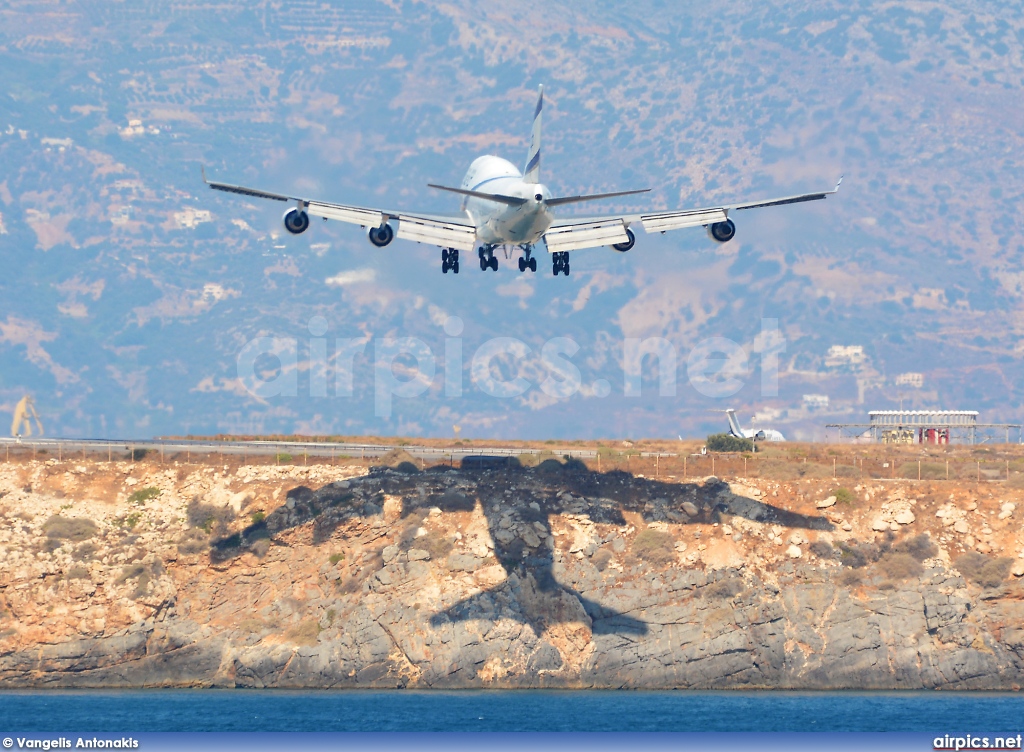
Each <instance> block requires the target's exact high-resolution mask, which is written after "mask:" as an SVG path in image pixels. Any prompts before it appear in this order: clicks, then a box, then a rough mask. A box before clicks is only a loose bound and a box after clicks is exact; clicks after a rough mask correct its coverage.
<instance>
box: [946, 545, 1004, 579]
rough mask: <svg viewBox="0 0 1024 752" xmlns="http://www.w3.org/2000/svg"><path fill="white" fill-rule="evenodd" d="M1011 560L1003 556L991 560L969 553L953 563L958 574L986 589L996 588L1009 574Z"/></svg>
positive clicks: (982, 555)
mask: <svg viewBox="0 0 1024 752" xmlns="http://www.w3.org/2000/svg"><path fill="white" fill-rule="evenodd" d="M1012 564H1013V559H1010V558H1008V557H1005V556H1001V557H999V558H992V557H991V556H985V555H984V554H979V553H975V552H974V551H970V552H968V553H966V554H964V555H963V556H961V557H959V558H958V559H956V561H954V562H953V566H954V567H956V568H957V569H958V570H959V572H960V574H962V575H963V576H964V577H965V578H967V579H968V580H970V581H971V582H973V583H974V584H976V585H981V586H982V587H986V588H993V587H998V586H999V585H1001V584H1002V583H1003V580H1005V579H1006V576H1007V575H1008V574H1009V573H1010V566H1011V565H1012Z"/></svg>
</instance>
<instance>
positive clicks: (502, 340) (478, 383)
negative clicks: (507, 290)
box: [236, 316, 786, 418]
mask: <svg viewBox="0 0 1024 752" xmlns="http://www.w3.org/2000/svg"><path fill="white" fill-rule="evenodd" d="M328 328H329V327H328V322H327V319H325V318H324V317H323V316H313V317H312V318H311V319H310V320H309V324H308V331H309V334H310V335H311V336H310V337H309V339H308V340H299V339H297V338H294V337H257V338H255V339H252V340H249V341H248V342H246V343H245V345H244V346H243V347H242V349H241V350H240V351H239V353H238V358H237V363H236V365H237V376H238V381H239V383H240V384H241V385H242V387H243V388H244V389H245V390H246V391H247V392H248V393H249V394H251V395H252V396H253V397H256V398H257V399H260V400H262V401H266V400H269V399H273V398H281V397H284V398H287V397H299V396H300V387H299V383H300V378H299V375H300V374H301V373H306V374H308V379H307V381H308V391H306V390H305V389H303V390H302V392H303V394H301V396H303V397H307V396H308V397H319V398H324V397H336V398H353V397H355V396H356V388H355V385H356V379H357V377H359V378H361V379H366V378H367V377H372V381H373V399H374V414H375V415H376V416H377V417H379V418H390V417H391V414H392V411H393V409H394V405H395V400H396V399H415V398H418V397H421V396H422V395H424V394H426V393H427V392H428V391H430V390H431V389H433V390H435V391H437V392H438V393H440V392H442V391H443V394H444V397H446V398H459V397H462V396H463V395H464V393H465V391H466V389H467V385H466V383H465V375H466V374H465V372H466V365H467V359H468V365H469V369H468V370H469V377H470V381H471V387H469V388H473V389H476V390H477V391H478V392H480V393H481V394H484V395H487V396H489V397H493V398H495V399H513V398H517V397H523V396H525V395H527V393H528V392H529V391H530V390H532V389H539V390H540V391H541V392H542V393H543V394H544V395H546V396H547V397H548V398H550V399H552V400H561V399H567V398H569V397H572V396H574V395H577V394H579V395H582V396H584V397H589V398H598V399H601V398H604V397H608V396H609V395H610V394H611V393H612V389H613V387H612V384H611V383H610V382H609V381H608V380H607V379H596V380H594V381H592V382H589V383H584V380H583V376H582V373H581V371H580V368H579V366H577V365H576V363H577V362H585V361H587V360H588V359H589V358H588V353H587V352H585V351H584V350H583V348H581V347H580V345H579V343H577V342H576V341H575V340H574V339H573V338H571V337H552V338H550V339H548V340H546V341H545V342H544V343H543V344H542V345H541V346H540V347H539V348H536V347H531V346H530V345H528V344H527V343H526V342H524V341H523V340H521V339H518V338H516V337H494V338H492V339H488V340H486V341H485V342H483V343H482V344H480V345H479V346H478V347H476V348H475V350H473V352H471V353H470V352H466V349H467V348H465V347H464V344H465V342H464V338H463V336H462V335H463V331H464V328H465V327H464V325H463V321H462V319H460V318H459V317H458V316H450V317H448V318H447V320H446V321H445V322H444V327H443V329H444V335H445V337H444V345H443V353H441V354H440V357H439V356H438V354H437V353H435V352H434V351H433V349H431V347H430V346H429V345H428V344H427V343H426V342H424V341H423V340H422V339H419V338H417V337H384V338H380V339H374V338H372V337H369V336H365V337H359V338H353V337H337V338H334V339H333V340H331V339H329V338H328V337H327V336H326V335H327V333H328ZM606 349H607V348H606ZM611 350H612V351H613V355H614V357H615V358H616V359H617V360H618V361H619V363H620V366H621V369H622V381H621V387H620V388H621V390H622V394H623V395H624V396H625V397H640V396H641V395H642V392H643V366H644V362H645V359H649V360H648V362H649V363H650V364H651V366H652V368H654V369H656V371H657V385H658V386H657V389H658V396H660V397H675V396H676V394H677V387H678V380H679V373H680V370H681V369H682V367H683V366H685V373H686V381H687V383H688V384H689V385H690V387H692V388H693V389H694V390H695V391H697V392H698V393H699V394H702V395H704V396H705V397H711V398H716V399H724V398H726V397H731V396H733V395H735V394H736V393H737V392H739V391H740V390H741V389H743V388H744V387H745V386H746V385H747V383H748V379H749V378H750V377H751V376H752V369H751V365H750V364H751V354H752V353H754V354H757V355H759V365H760V394H761V396H762V397H776V396H778V393H779V355H780V354H781V353H784V352H785V351H786V340H785V339H784V338H783V337H782V335H781V334H780V333H779V322H778V319H770V318H763V319H761V330H760V332H759V333H758V334H757V336H756V337H755V338H754V340H753V343H752V344H751V346H750V348H749V351H748V349H747V348H744V347H743V346H742V345H740V344H738V343H737V342H735V341H734V340H731V339H729V338H728V337H709V338H707V339H704V340H702V341H701V342H699V343H697V345H696V346H695V347H694V348H693V349H692V350H690V351H689V353H686V354H685V359H684V358H683V357H682V354H681V353H680V352H679V351H678V350H677V348H676V347H675V345H674V344H672V343H671V342H670V341H669V340H667V339H665V338H663V337H648V338H645V339H641V338H625V339H624V340H623V341H622V344H621V345H620V346H619V347H611ZM357 360H359V361H360V362H361V363H366V366H365V367H362V368H359V369H357V367H356V363H357ZM367 361H369V362H368V363H367ZM363 383H365V381H364V382H363Z"/></svg>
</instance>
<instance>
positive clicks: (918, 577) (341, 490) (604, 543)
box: [0, 462, 1024, 689]
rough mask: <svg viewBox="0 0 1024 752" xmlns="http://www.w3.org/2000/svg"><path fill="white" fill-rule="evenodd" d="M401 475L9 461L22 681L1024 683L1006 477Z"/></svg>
mask: <svg viewBox="0 0 1024 752" xmlns="http://www.w3.org/2000/svg"><path fill="white" fill-rule="evenodd" d="M403 470H404V471H403V472H397V471H394V470H390V469H379V470H375V471H371V472H369V473H366V471H365V469H363V468H359V467H318V468H277V467H269V468H262V467H261V468H255V467H242V468H236V469H222V468H196V467H176V468H175V467H172V468H166V467H164V468H161V467H159V466H141V465H132V464H119V463H111V464H108V463H97V464H81V465H75V466H72V467H68V466H66V465H60V464H59V463H52V462H51V463H49V464H46V463H34V464H25V465H8V466H5V467H4V468H3V471H2V474H0V493H3V494H4V496H3V498H2V499H0V513H2V514H3V518H2V519H0V686H3V687H46V686H53V687H135V686H191V685H196V686H241V687H438V688H456V687H631V688H666V687H679V688H753V687H776V688H794V689H811V688H816V689H838V688H870V689H895V688H915V689H916V688H950V689H953V688H956V689H970V688H977V689H1010V688H1016V687H1017V686H1018V685H1019V684H1020V683H1021V678H1022V676H1024V628H1022V627H1021V626H1020V625H1021V624H1024V619H1022V617H1024V588H1022V587H1021V585H1020V584H1019V581H1018V580H1016V578H1015V577H1014V576H1012V575H1010V574H1009V570H1010V568H1011V567H1010V565H1011V563H1012V560H1013V559H1014V557H1016V556H1017V553H1018V552H1019V550H1020V546H1021V542H1022V541H1021V540H1020V525H1019V522H1015V517H1014V515H1015V511H1014V509H1015V507H1014V508H1013V509H1011V508H1010V506H1009V505H1008V502H1007V501H1006V500H1005V499H1002V498H1000V497H999V496H998V494H992V495H991V496H985V497H979V495H978V494H977V493H976V492H969V491H964V492H962V493H961V492H957V493H954V494H952V496H951V495H950V494H949V492H948V487H943V488H941V489H939V488H938V487H936V488H935V489H932V488H931V487H929V486H927V485H922V484H916V485H915V486H913V488H903V487H900V486H896V485H894V484H887V485H885V486H884V487H883V486H881V485H876V486H863V487H857V488H856V489H854V490H852V491H850V490H845V489H844V491H845V493H839V494H837V493H834V491H835V489H834V488H830V487H828V486H827V485H824V482H822V481H793V482H791V483H773V482H765V481H753V480H744V481H742V482H734V483H732V484H728V483H725V482H723V481H721V480H719V479H716V478H707V479H703V480H701V481H699V482H693V481H686V482H683V481H680V480H678V479H663V480H652V479H645V478H640V477H634V476H630V475H627V474H625V473H608V474H599V473H593V472H589V471H587V470H586V469H585V468H581V467H577V466H571V465H570V466H564V467H559V466H557V465H556V464H554V465H553V464H552V463H548V464H547V465H546V466H545V467H542V468H537V469H524V468H509V469H506V470H501V471H497V470H488V471H479V472H462V471H458V470H451V469H447V468H437V469H432V470H430V471H427V472H416V469H415V467H404V468H403ZM128 481H131V482H128ZM816 484H817V485H816ZM141 491H145V492H141ZM911 491H912V493H911ZM836 497H838V501H837V498H836ZM823 500H827V502H828V503H827V505H822V503H821V502H822V501H823ZM911 510H913V511H911ZM1007 510H1008V511H1009V513H1008V514H1005V516H1003V515H1004V513H1005V512H1007ZM75 520H79V521H88V523H90V524H85V522H79V523H78V524H75V522H74V521H75ZM880 522H882V523H884V529H883V530H876V529H874V528H877V527H881V525H879V524H878V523H880ZM894 527H895V529H893V528H894ZM961 528H963V529H965V532H963V533H961V532H958V531H959V530H960V529H961ZM968 539H969V541H968ZM968 542H970V543H971V544H972V545H970V546H969V545H968ZM981 545H983V546H984V547H985V548H986V549H987V550H988V553H986V554H984V557H987V558H984V559H983V560H974V559H972V560H971V561H972V562H973V564H972V566H974V567H975V569H972V570H971V572H970V573H968V572H963V573H962V572H960V571H958V570H957V569H956V566H955V562H957V561H958V560H960V559H959V557H960V556H961V555H962V554H963V553H964V552H965V551H968V550H969V551H971V552H972V555H974V556H975V557H977V556H981V554H979V553H978V551H979V546H981ZM979 562H980V564H979ZM986 567H987V568H986ZM978 572H983V573H982V574H978ZM993 573H995V574H993ZM1000 573H1001V574H1000ZM969 575H970V576H975V577H977V578H978V579H979V580H984V583H985V586H982V585H981V584H975V583H974V582H972V581H971V580H969V579H967V577H968V576H969Z"/></svg>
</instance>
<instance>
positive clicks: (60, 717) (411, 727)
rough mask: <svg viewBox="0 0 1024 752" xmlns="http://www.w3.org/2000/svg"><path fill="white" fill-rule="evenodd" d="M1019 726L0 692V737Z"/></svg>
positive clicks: (817, 709) (698, 695)
mask: <svg viewBox="0 0 1024 752" xmlns="http://www.w3.org/2000/svg"><path fill="white" fill-rule="evenodd" d="M1022 726H1024V695H1021V694H1016V693H986V692H693V691H677V692H636V691H547V690H538V691H532V690H516V691H470V690H466V691H409V690H404V691H402V690H395V691H355V690H338V691H329V690H323V691H286V690H199V689H197V690H144V691H138V690H133V691H64V690H36V691H3V692H0V731H2V732H3V733H8V734H10V733H15V732H19V731H20V732H44V733H45V732H63V731H71V730H76V731H90V732H111V733H126V732H134V733H142V732H160V731H177V732H180V731H222V732H244V731H321V732H323V731H417V732H419V731H575V732H582V731H675V732H696V731H754V732H763V731H869V732H870V731H920V732H927V733H929V734H938V733H945V732H948V731H951V730H957V731H959V732H963V733H966V732H970V731H983V730H984V731H992V730H997V729H999V730H1005V731H1006V732H1007V733H1008V732H1010V731H1013V732H1014V733H1017V732H1018V731H1019V730H1022V729H1021V727H1022Z"/></svg>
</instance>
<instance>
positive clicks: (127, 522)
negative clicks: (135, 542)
mask: <svg viewBox="0 0 1024 752" xmlns="http://www.w3.org/2000/svg"><path fill="white" fill-rule="evenodd" d="M140 519H142V514H141V513H140V512H132V513H131V514H126V515H125V516H124V517H118V518H117V520H115V521H116V522H117V524H118V525H120V526H121V527H124V528H127V529H129V530H134V529H135V526H136V525H138V524H139V520H140Z"/></svg>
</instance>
